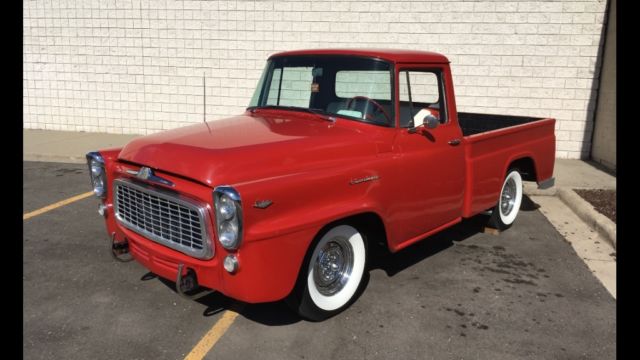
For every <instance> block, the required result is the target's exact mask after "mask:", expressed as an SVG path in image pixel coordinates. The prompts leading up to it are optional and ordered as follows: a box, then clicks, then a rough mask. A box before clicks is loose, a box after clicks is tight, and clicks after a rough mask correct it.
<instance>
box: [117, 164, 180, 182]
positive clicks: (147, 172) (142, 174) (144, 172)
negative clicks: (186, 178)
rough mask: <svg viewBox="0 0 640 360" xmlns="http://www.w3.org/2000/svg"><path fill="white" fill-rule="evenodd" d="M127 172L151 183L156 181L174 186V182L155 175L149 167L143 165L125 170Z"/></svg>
mask: <svg viewBox="0 0 640 360" xmlns="http://www.w3.org/2000/svg"><path fill="white" fill-rule="evenodd" d="M127 173H128V174H131V175H134V176H135V177H136V178H138V179H140V180H144V181H148V182H152V183H158V184H162V185H166V186H171V187H173V186H175V184H174V183H173V182H171V181H169V180H167V179H164V178H161V177H159V176H156V175H155V174H154V173H153V170H151V168H149V167H146V166H143V167H141V168H140V170H138V171H135V170H127Z"/></svg>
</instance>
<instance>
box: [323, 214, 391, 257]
mask: <svg viewBox="0 0 640 360" xmlns="http://www.w3.org/2000/svg"><path fill="white" fill-rule="evenodd" d="M337 224H348V225H351V226H353V227H355V228H356V229H358V231H359V232H360V233H361V234H362V235H363V236H364V238H365V241H366V243H367V252H368V253H369V254H370V255H372V256H373V257H377V256H378V255H380V254H382V253H384V252H385V251H388V247H387V233H386V230H385V227H384V222H382V218H380V216H379V215H378V214H376V213H373V212H366V213H361V214H356V215H351V216H348V217H345V218H342V219H339V220H336V221H333V222H331V223H329V224H327V225H326V226H324V227H323V228H322V230H320V232H319V234H321V233H323V232H324V231H326V230H328V229H330V228H332V227H334V226H336V225H337Z"/></svg>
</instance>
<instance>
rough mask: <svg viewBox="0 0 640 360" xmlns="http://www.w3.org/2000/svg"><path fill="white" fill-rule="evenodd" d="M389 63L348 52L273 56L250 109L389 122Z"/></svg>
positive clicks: (390, 101)
mask: <svg viewBox="0 0 640 360" xmlns="http://www.w3.org/2000/svg"><path fill="white" fill-rule="evenodd" d="M391 73H392V72H391V65H390V64H389V63H388V62H385V61H381V60H375V59H368V58H358V57H351V56H349V57H347V56H289V57H277V58H273V59H271V60H270V61H269V62H268V63H267V67H266V68H265V70H264V72H263V74H262V77H261V78H260V81H259V82H258V87H257V88H256V91H255V93H254V95H253V97H252V98H251V103H250V104H249V108H265V107H268V108H274V107H275V108H282V109H285V110H294V111H295V110H298V111H308V112H314V113H320V114H326V115H333V116H339V117H343V118H346V119H350V120H358V121H363V122H368V123H372V124H376V125H382V126H394V121H393V119H394V117H393V106H392V104H393V102H392V94H393V91H392V82H391V81H392V79H391Z"/></svg>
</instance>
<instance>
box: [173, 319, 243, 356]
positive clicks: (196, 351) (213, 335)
mask: <svg viewBox="0 0 640 360" xmlns="http://www.w3.org/2000/svg"><path fill="white" fill-rule="evenodd" d="M238 311H240V309H238ZM237 316H238V313H237V312H235V311H232V310H227V311H225V312H224V314H223V315H222V317H221V318H220V320H218V321H217V322H216V323H215V324H214V325H213V327H212V328H211V330H209V331H208V332H207V333H206V334H204V336H203V337H202V339H200V341H199V342H198V343H197V344H196V346H194V347H193V349H192V350H191V352H190V353H189V354H188V355H187V356H186V357H185V358H184V360H201V359H203V358H204V357H205V356H206V355H207V353H208V352H209V351H210V350H211V349H212V348H213V346H214V345H215V344H216V343H217V342H218V340H220V338H221V337H222V335H224V333H225V332H227V330H228V329H229V327H230V326H231V324H233V322H234V321H235V320H236V317H237Z"/></svg>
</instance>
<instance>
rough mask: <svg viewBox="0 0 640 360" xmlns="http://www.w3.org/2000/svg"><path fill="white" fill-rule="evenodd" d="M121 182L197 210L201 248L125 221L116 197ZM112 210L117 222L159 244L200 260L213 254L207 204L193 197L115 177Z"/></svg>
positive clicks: (207, 258) (209, 257)
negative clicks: (168, 238)
mask: <svg viewBox="0 0 640 360" xmlns="http://www.w3.org/2000/svg"><path fill="white" fill-rule="evenodd" d="M120 184H123V185H124V186H129V187H132V188H134V189H136V190H139V191H142V192H145V193H149V194H152V195H155V196H157V197H160V198H162V199H164V200H167V201H172V202H176V203H178V204H180V205H183V206H185V207H188V208H191V209H193V210H195V211H197V212H198V217H199V220H200V224H202V229H201V231H202V250H195V249H192V248H190V247H187V246H184V245H182V244H178V243H174V242H169V241H166V240H165V239H163V238H161V237H159V236H157V235H155V234H153V233H151V232H149V231H147V230H145V229H141V228H139V227H137V226H135V225H133V224H130V223H129V222H127V221H126V220H125V219H124V218H122V217H121V216H120V211H119V209H118V197H117V187H118V186H119V185H120ZM113 194H114V196H113V210H114V213H115V215H116V220H117V221H118V223H120V224H121V225H123V226H124V227H126V228H127V229H129V230H131V231H133V232H135V233H138V234H140V235H142V236H144V237H145V238H147V239H149V240H152V241H154V242H157V243H159V244H161V245H164V246H167V247H169V248H171V249H173V250H177V251H180V252H181V253H184V254H187V255H189V256H192V257H195V258H198V259H202V260H209V259H211V258H212V257H213V255H215V250H214V246H213V243H212V241H211V235H210V234H211V224H212V222H211V218H210V216H209V211H208V210H207V205H206V204H204V203H200V202H197V201H195V200H193V199H190V198H187V197H185V196H182V195H180V194H175V193H172V192H168V191H165V190H162V189H159V188H153V187H151V186H150V185H146V184H140V183H135V182H133V181H130V180H127V179H122V178H120V179H116V180H114V181H113Z"/></svg>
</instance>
